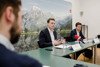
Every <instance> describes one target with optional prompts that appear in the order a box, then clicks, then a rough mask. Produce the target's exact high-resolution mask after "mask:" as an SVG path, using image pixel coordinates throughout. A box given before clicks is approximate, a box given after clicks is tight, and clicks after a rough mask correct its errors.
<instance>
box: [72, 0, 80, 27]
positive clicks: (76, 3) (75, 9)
mask: <svg viewBox="0 0 100 67" xmlns="http://www.w3.org/2000/svg"><path fill="white" fill-rule="evenodd" d="M79 11H80V0H72V15H73V16H72V18H73V20H72V22H73V23H72V28H75V23H76V22H77V21H80V13H79Z"/></svg>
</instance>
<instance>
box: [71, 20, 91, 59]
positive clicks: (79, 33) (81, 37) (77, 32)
mask: <svg viewBox="0 0 100 67" xmlns="http://www.w3.org/2000/svg"><path fill="white" fill-rule="evenodd" d="M81 28H82V24H81V23H79V22H77V23H76V29H73V30H72V31H71V34H70V36H71V41H80V40H82V41H87V40H88V39H86V38H85V37H84V35H83V34H82V31H81ZM75 35H77V36H79V37H78V38H77V37H75ZM87 51H88V52H89V54H90V56H89V57H88V58H91V57H92V53H91V50H89V49H85V50H82V51H79V52H77V53H76V59H77V58H78V56H79V55H80V54H81V53H83V52H87ZM86 56H87V55H86Z"/></svg>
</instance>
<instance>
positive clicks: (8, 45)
mask: <svg viewBox="0 0 100 67" xmlns="http://www.w3.org/2000/svg"><path fill="white" fill-rule="evenodd" d="M0 43H1V44H2V45H3V46H5V47H6V48H7V49H9V50H11V51H14V50H15V49H14V47H13V45H12V44H11V42H10V41H9V40H8V39H7V38H6V37H5V36H3V35H1V34H0Z"/></svg>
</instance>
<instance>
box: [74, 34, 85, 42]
mask: <svg viewBox="0 0 100 67" xmlns="http://www.w3.org/2000/svg"><path fill="white" fill-rule="evenodd" d="M75 38H76V39H78V38H79V36H78V35H75ZM79 41H81V42H82V43H83V44H85V43H84V42H83V39H80V40H79Z"/></svg>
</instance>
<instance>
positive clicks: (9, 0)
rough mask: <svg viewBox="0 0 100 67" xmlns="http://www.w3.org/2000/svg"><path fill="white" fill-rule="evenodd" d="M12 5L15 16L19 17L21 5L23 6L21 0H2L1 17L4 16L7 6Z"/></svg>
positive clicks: (0, 0) (0, 4)
mask: <svg viewBox="0 0 100 67" xmlns="http://www.w3.org/2000/svg"><path fill="white" fill-rule="evenodd" d="M9 6H11V7H12V8H13V13H14V15H15V17H16V18H17V17H18V12H19V10H20V9H19V6H21V0H0V19H1V17H2V14H3V12H4V11H5V10H6V8H7V7H9Z"/></svg>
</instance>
